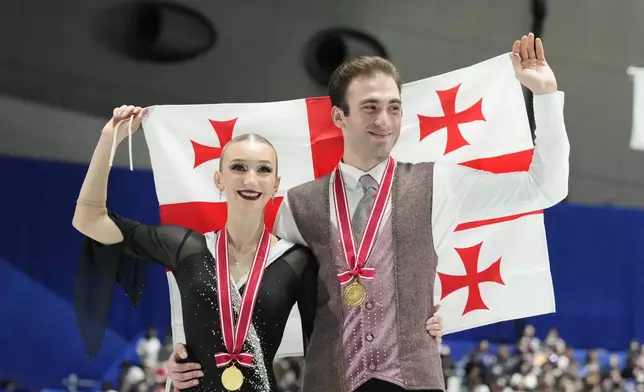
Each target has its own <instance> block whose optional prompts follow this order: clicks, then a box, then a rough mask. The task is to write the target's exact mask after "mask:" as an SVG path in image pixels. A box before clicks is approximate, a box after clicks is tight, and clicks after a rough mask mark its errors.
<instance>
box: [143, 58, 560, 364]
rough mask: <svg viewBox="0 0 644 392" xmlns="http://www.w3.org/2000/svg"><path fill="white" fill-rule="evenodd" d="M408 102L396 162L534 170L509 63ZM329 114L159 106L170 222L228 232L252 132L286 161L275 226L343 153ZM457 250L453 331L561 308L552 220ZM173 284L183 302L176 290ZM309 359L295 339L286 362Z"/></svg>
mask: <svg viewBox="0 0 644 392" xmlns="http://www.w3.org/2000/svg"><path fill="white" fill-rule="evenodd" d="M402 96H403V105H402V108H403V121H402V130H401V135H400V139H399V141H398V143H397V144H396V146H395V148H394V149H393V151H392V155H393V156H394V157H395V158H396V159H397V160H399V161H404V162H421V161H426V162H427V161H434V162H435V161H448V162H452V163H457V164H461V165H464V166H468V167H472V168H474V169H479V170H485V171H490V172H494V173H507V172H516V171H527V170H528V167H529V165H530V162H531V160H532V149H533V143H532V137H531V133H530V128H529V123H528V118H527V113H526V108H525V102H524V98H523V94H522V90H521V87H520V84H519V82H518V81H517V80H516V78H515V76H514V71H513V68H512V63H511V60H510V56H509V55H508V54H504V55H501V56H498V57H495V58H492V59H490V60H487V61H484V62H482V63H479V64H476V65H473V66H471V67H468V68H464V69H460V70H456V71H453V72H450V73H447V74H443V75H439V76H435V77H431V78H427V79H423V80H419V81H416V82H412V83H408V84H405V85H404V86H403V93H402ZM330 110H331V104H330V101H329V99H328V97H320V98H306V99H297V100H292V101H283V102H269V103H247V104H211V105H177V106H153V107H151V108H149V115H148V116H147V117H146V118H145V120H144V129H145V137H146V140H147V143H148V147H149V150H150V157H151V162H152V169H153V172H154V180H155V185H156V190H157V196H158V200H159V204H160V215H161V221H162V223H165V224H176V225H181V226H186V227H190V228H193V229H195V230H197V231H199V232H202V233H205V232H208V231H212V230H216V229H219V228H221V227H223V225H224V223H225V221H226V204H225V200H222V199H220V195H219V193H218V192H217V190H216V188H215V186H214V183H213V175H214V173H215V171H216V170H217V168H218V164H219V156H220V154H221V149H222V148H223V146H224V145H225V144H226V143H227V142H228V141H229V140H231V138H232V137H234V136H236V135H240V134H243V133H248V132H252V133H257V134H260V135H262V136H264V137H266V138H267V139H268V140H270V141H271V142H272V143H273V144H274V145H275V148H276V149H277V153H278V156H279V172H280V175H281V176H282V182H281V185H280V188H281V189H280V191H279V193H278V195H277V197H276V198H275V201H274V202H273V203H269V205H268V208H267V213H266V221H267V225H268V227H273V222H274V219H275V213H276V212H277V209H278V206H279V203H280V202H281V200H282V197H283V195H284V193H285V192H286V191H287V190H288V189H290V188H291V187H293V186H296V185H298V184H301V183H303V182H306V181H310V180H313V179H316V178H319V177H321V176H324V175H326V174H328V173H330V172H331V171H332V170H333V169H334V167H335V166H336V164H337V162H338V161H339V159H340V158H341V156H342V150H343V141H342V134H341V131H340V130H339V129H338V128H336V127H335V126H334V125H333V123H332V121H331V115H330ZM447 241H449V244H450V246H446V247H442V249H443V250H442V254H440V253H439V255H438V256H439V264H438V274H437V277H436V285H435V287H436V292H435V293H434V295H435V296H436V297H437V301H438V302H440V303H442V309H441V311H440V314H441V315H442V317H443V319H444V325H445V331H446V332H455V331H460V330H464V329H468V328H473V327H477V326H481V325H486V324H490V323H494V322H498V321H503V320H511V319H516V318H521V317H527V316H533V315H538V314H545V313H549V312H553V311H554V310H555V304H554V293H553V287H552V281H551V278H550V268H549V260H548V252H547V244H546V236H545V229H544V224H543V216H542V212H541V211H524V212H523V213H521V214H518V215H512V216H498V217H494V218H493V219H488V220H486V221H477V222H459V225H458V227H457V228H456V229H455V231H454V233H451V234H450V235H449V238H448V239H447ZM169 279H170V286H171V293H172V291H173V290H175V291H176V284H175V283H174V282H173V277H172V275H169ZM428 295H431V294H428ZM172 298H173V299H171V300H172V301H173V304H172V307H173V331H174V332H175V341H183V338H182V334H183V332H182V329H181V326H180V324H181V322H180V321H177V319H176V318H175V315H177V316H176V317H180V311H178V312H177V310H178V309H180V304H178V303H175V302H176V301H177V300H175V299H174V298H178V296H177V295H176V293H175V294H174V295H173V297H172ZM296 314H297V312H294V313H293V315H295V316H294V318H293V319H292V320H291V322H290V323H289V326H288V328H287V329H288V331H287V332H286V333H285V335H284V336H288V337H290V338H291V339H292V337H293V336H299V335H293V333H296V334H299V333H301V332H300V329H299V324H298V322H297V318H296ZM175 326H176V328H175ZM294 340H298V341H299V339H294ZM298 352H301V343H300V346H299V347H297V343H295V345H294V343H293V341H287V339H285V341H284V342H283V346H282V347H281V349H280V353H282V354H284V353H287V354H297V353H298Z"/></svg>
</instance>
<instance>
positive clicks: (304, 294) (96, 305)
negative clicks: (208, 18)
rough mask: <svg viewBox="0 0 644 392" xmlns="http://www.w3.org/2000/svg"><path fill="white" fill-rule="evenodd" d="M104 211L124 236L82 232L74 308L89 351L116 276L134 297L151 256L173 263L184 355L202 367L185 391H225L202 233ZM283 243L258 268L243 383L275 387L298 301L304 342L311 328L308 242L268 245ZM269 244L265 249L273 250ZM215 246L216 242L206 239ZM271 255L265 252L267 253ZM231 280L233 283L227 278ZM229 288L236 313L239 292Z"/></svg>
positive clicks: (250, 387) (248, 387) (211, 267)
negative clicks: (109, 239) (278, 359)
mask: <svg viewBox="0 0 644 392" xmlns="http://www.w3.org/2000/svg"><path fill="white" fill-rule="evenodd" d="M109 216H110V217H111V218H112V220H113V221H114V222H115V223H116V225H117V226H118V227H119V228H120V230H121V232H122V233H123V237H124V240H123V241H122V242H121V243H118V244H114V245H102V244H100V243H98V242H96V241H94V240H92V239H90V238H86V239H85V246H84V252H83V259H82V262H81V268H80V273H79V276H78V281H77V285H76V293H75V306H76V316H77V321H78V323H79V327H80V330H81V334H82V337H83V340H84V342H85V344H86V347H87V354H88V356H89V357H90V358H93V357H94V356H96V354H97V353H98V350H99V349H100V345H101V342H102V339H103V335H104V332H105V327H106V324H107V315H108V313H109V307H110V303H111V299H112V294H113V290H114V286H115V283H116V282H118V283H119V284H121V285H122V286H123V288H124V289H125V291H126V293H127V294H128V295H129V296H130V297H131V299H132V301H133V303H134V304H135V305H136V304H137V302H138V299H139V296H140V293H141V290H142V288H143V282H144V277H145V264H146V263H145V261H146V260H148V261H152V262H156V263H157V264H161V265H163V266H165V267H166V268H167V269H169V270H170V271H172V273H173V275H174V277H175V279H176V282H177V285H178V287H179V291H180V294H181V309H182V314H183V327H184V331H185V338H186V346H187V349H188V359H187V361H188V362H198V363H200V364H201V367H202V369H203V372H204V377H203V378H202V379H200V383H199V386H198V387H195V388H191V389H189V390H191V391H225V389H224V388H223V386H222V384H221V374H222V372H223V370H224V369H225V368H217V366H216V363H215V353H219V352H226V350H225V346H224V342H223V339H222V336H221V331H220V328H221V327H220V324H219V310H218V305H217V283H216V274H215V260H214V258H213V256H212V253H211V251H210V250H209V241H210V240H212V239H214V238H216V233H209V234H207V235H206V236H204V235H202V234H200V233H198V232H195V231H193V230H189V229H186V228H182V227H178V226H170V225H156V226H151V225H143V224H139V223H138V222H135V221H132V220H128V219H124V218H122V217H120V216H118V215H116V214H114V213H111V212H110V213H109ZM278 245H280V246H281V249H282V251H281V252H279V255H277V257H275V255H273V260H272V262H270V261H271V260H269V263H267V264H268V266H267V267H266V271H265V273H264V277H263V279H262V282H261V285H260V287H259V292H258V295H257V301H256V305H255V312H254V314H253V322H252V326H251V330H250V332H249V336H248V338H247V339H246V342H245V343H244V347H243V350H244V351H245V352H249V353H251V354H253V356H254V359H253V367H252V368H245V367H241V366H239V365H238V366H237V367H238V368H239V369H240V370H241V371H242V373H243V374H244V379H245V381H244V385H243V386H242V389H241V391H249V392H250V391H275V390H277V385H276V381H275V376H274V374H273V360H274V358H275V354H276V352H277V349H278V347H279V346H280V343H281V341H282V335H283V332H284V328H285V326H286V322H287V319H288V317H289V314H290V312H291V309H292V308H293V306H294V305H295V304H296V303H297V305H298V309H299V311H300V317H301V320H302V331H303V337H304V347H305V349H306V345H307V340H308V337H310V336H311V333H312V329H313V319H314V317H315V308H316V285H317V269H318V265H317V261H316V260H315V258H314V257H313V255H312V253H311V252H310V250H309V249H308V248H305V247H302V246H299V245H293V244H290V243H285V241H284V240H280V241H279V242H278V243H277V244H275V245H274V246H273V248H276V247H277V246H278ZM273 248H272V249H271V253H274V252H273ZM210 249H214V243H213V244H211V245H210ZM269 257H270V256H269ZM233 287H234V286H233ZM243 289H244V286H242V287H240V295H239V296H236V295H234V296H233V310H234V313H235V317H237V314H238V312H239V306H240V302H241V294H242V293H243Z"/></svg>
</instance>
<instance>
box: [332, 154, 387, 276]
mask: <svg viewBox="0 0 644 392" xmlns="http://www.w3.org/2000/svg"><path fill="white" fill-rule="evenodd" d="M395 170H396V161H395V160H394V159H393V158H392V157H389V160H388V161H387V166H386V167H385V173H384V174H383V177H382V181H381V183H380V186H379V187H378V194H377V195H376V200H375V202H374V204H373V207H372V208H371V212H370V213H369V219H368V220H367V225H366V227H365V230H364V232H363V234H362V239H361V240H360V246H359V248H358V250H357V252H356V246H355V242H354V236H353V228H352V227H351V218H350V216H351V214H350V213H349V202H348V201H347V195H346V192H345V190H344V182H343V180H342V173H341V171H340V165H338V166H337V167H336V169H335V173H334V181H333V185H334V187H333V191H334V192H333V196H334V197H333V200H334V203H335V214H336V218H337V221H338V229H339V230H338V231H339V232H340V242H341V243H342V249H343V251H344V256H345V259H346V261H347V265H348V267H349V270H348V271H345V272H341V273H339V274H338V279H339V280H340V284H341V285H346V284H348V283H349V282H351V281H352V280H353V279H354V278H355V277H360V278H362V279H366V280H373V278H374V277H375V276H376V270H375V269H374V268H371V267H365V263H366V262H367V259H368V258H369V255H370V254H371V250H372V249H373V245H374V243H375V242H376V241H375V240H376V235H377V234H378V229H379V228H380V224H381V223H382V219H383V217H384V215H385V210H386V207H387V202H388V201H389V197H391V191H392V188H393V184H394V171H395Z"/></svg>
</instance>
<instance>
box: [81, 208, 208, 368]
mask: <svg viewBox="0 0 644 392" xmlns="http://www.w3.org/2000/svg"><path fill="white" fill-rule="evenodd" d="M108 214H109V217H110V218H111V219H112V220H113V221H114V223H115V224H116V225H117V226H118V228H119V229H120V230H121V232H122V233H123V241H122V242H120V243H117V244H113V245H103V244H101V243H99V242H97V241H95V240H93V239H91V238H89V237H85V238H84V241H83V251H82V256H81V262H80V267H79V271H78V276H77V278H76V287H75V292H74V308H75V312H76V322H77V324H78V327H79V330H80V333H81V337H82V339H83V342H84V343H85V350H86V355H87V357H88V359H90V360H91V359H93V358H94V357H96V355H97V354H98V352H99V350H100V347H101V344H102V342H103V337H104V335H105V329H106V327H107V319H108V315H109V311H110V307H111V303H112V297H113V294H114V286H115V285H116V283H118V284H119V285H120V286H121V287H122V288H123V290H124V291H125V293H126V294H127V296H128V297H129V298H130V300H131V301H132V305H133V306H134V307H136V306H137V305H138V303H139V299H140V296H141V293H142V291H143V287H144V285H145V276H146V268H147V266H148V265H149V264H150V263H156V264H161V265H164V266H165V267H166V268H168V269H170V270H174V269H176V268H177V265H178V264H179V263H180V262H181V260H183V259H184V258H185V257H187V256H189V255H191V254H194V253H198V252H202V251H203V250H204V249H205V242H204V239H203V236H202V235H201V234H199V233H197V232H194V231H192V230H189V229H186V228H182V227H178V226H170V225H154V226H152V225H143V224H140V223H138V222H136V221H133V220H129V219H125V218H122V217H120V216H118V215H117V214H114V213H112V212H109V213H108Z"/></svg>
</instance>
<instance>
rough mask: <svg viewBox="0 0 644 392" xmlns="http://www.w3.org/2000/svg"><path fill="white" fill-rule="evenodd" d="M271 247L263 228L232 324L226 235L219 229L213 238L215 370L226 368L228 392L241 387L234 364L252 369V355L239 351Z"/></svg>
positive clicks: (223, 379)
mask: <svg viewBox="0 0 644 392" xmlns="http://www.w3.org/2000/svg"><path fill="white" fill-rule="evenodd" d="M270 245H271V235H270V234H269V232H268V230H266V227H264V229H263V232H262V237H261V239H260V240H259V244H258V245H257V250H256V251H255V257H254V258H253V263H252V264H251V266H250V270H249V271H248V280H247V282H246V288H245V289H244V295H243V296H242V301H241V307H240V309H239V317H238V319H237V325H234V324H235V322H234V317H233V306H232V302H231V299H232V297H231V282H230V272H229V268H228V267H229V265H228V233H227V232H226V229H223V230H222V231H221V232H220V233H219V235H218V236H217V243H216V246H215V252H216V255H215V262H216V263H217V271H216V275H217V303H218V305H219V324H220V326H221V336H222V337H223V340H224V346H225V347H226V351H225V352H220V353H216V354H215V362H216V363H217V367H218V368H221V367H224V366H228V365H230V364H232V366H230V367H228V368H226V369H225V370H224V371H223V373H222V375H221V383H222V385H223V386H224V388H226V390H228V391H237V390H239V388H241V386H242V385H243V384H244V375H243V373H242V372H241V370H240V369H239V368H237V366H235V365H236V364H239V365H240V366H243V367H252V366H253V355H252V354H251V353H245V352H242V348H243V346H244V342H245V341H246V337H247V336H248V331H249V330H250V324H251V320H252V317H253V311H254V310H255V300H256V299H257V292H258V291H259V285H260V283H261V281H262V278H263V276H264V269H265V267H266V260H267V259H268V251H269V248H270Z"/></svg>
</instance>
